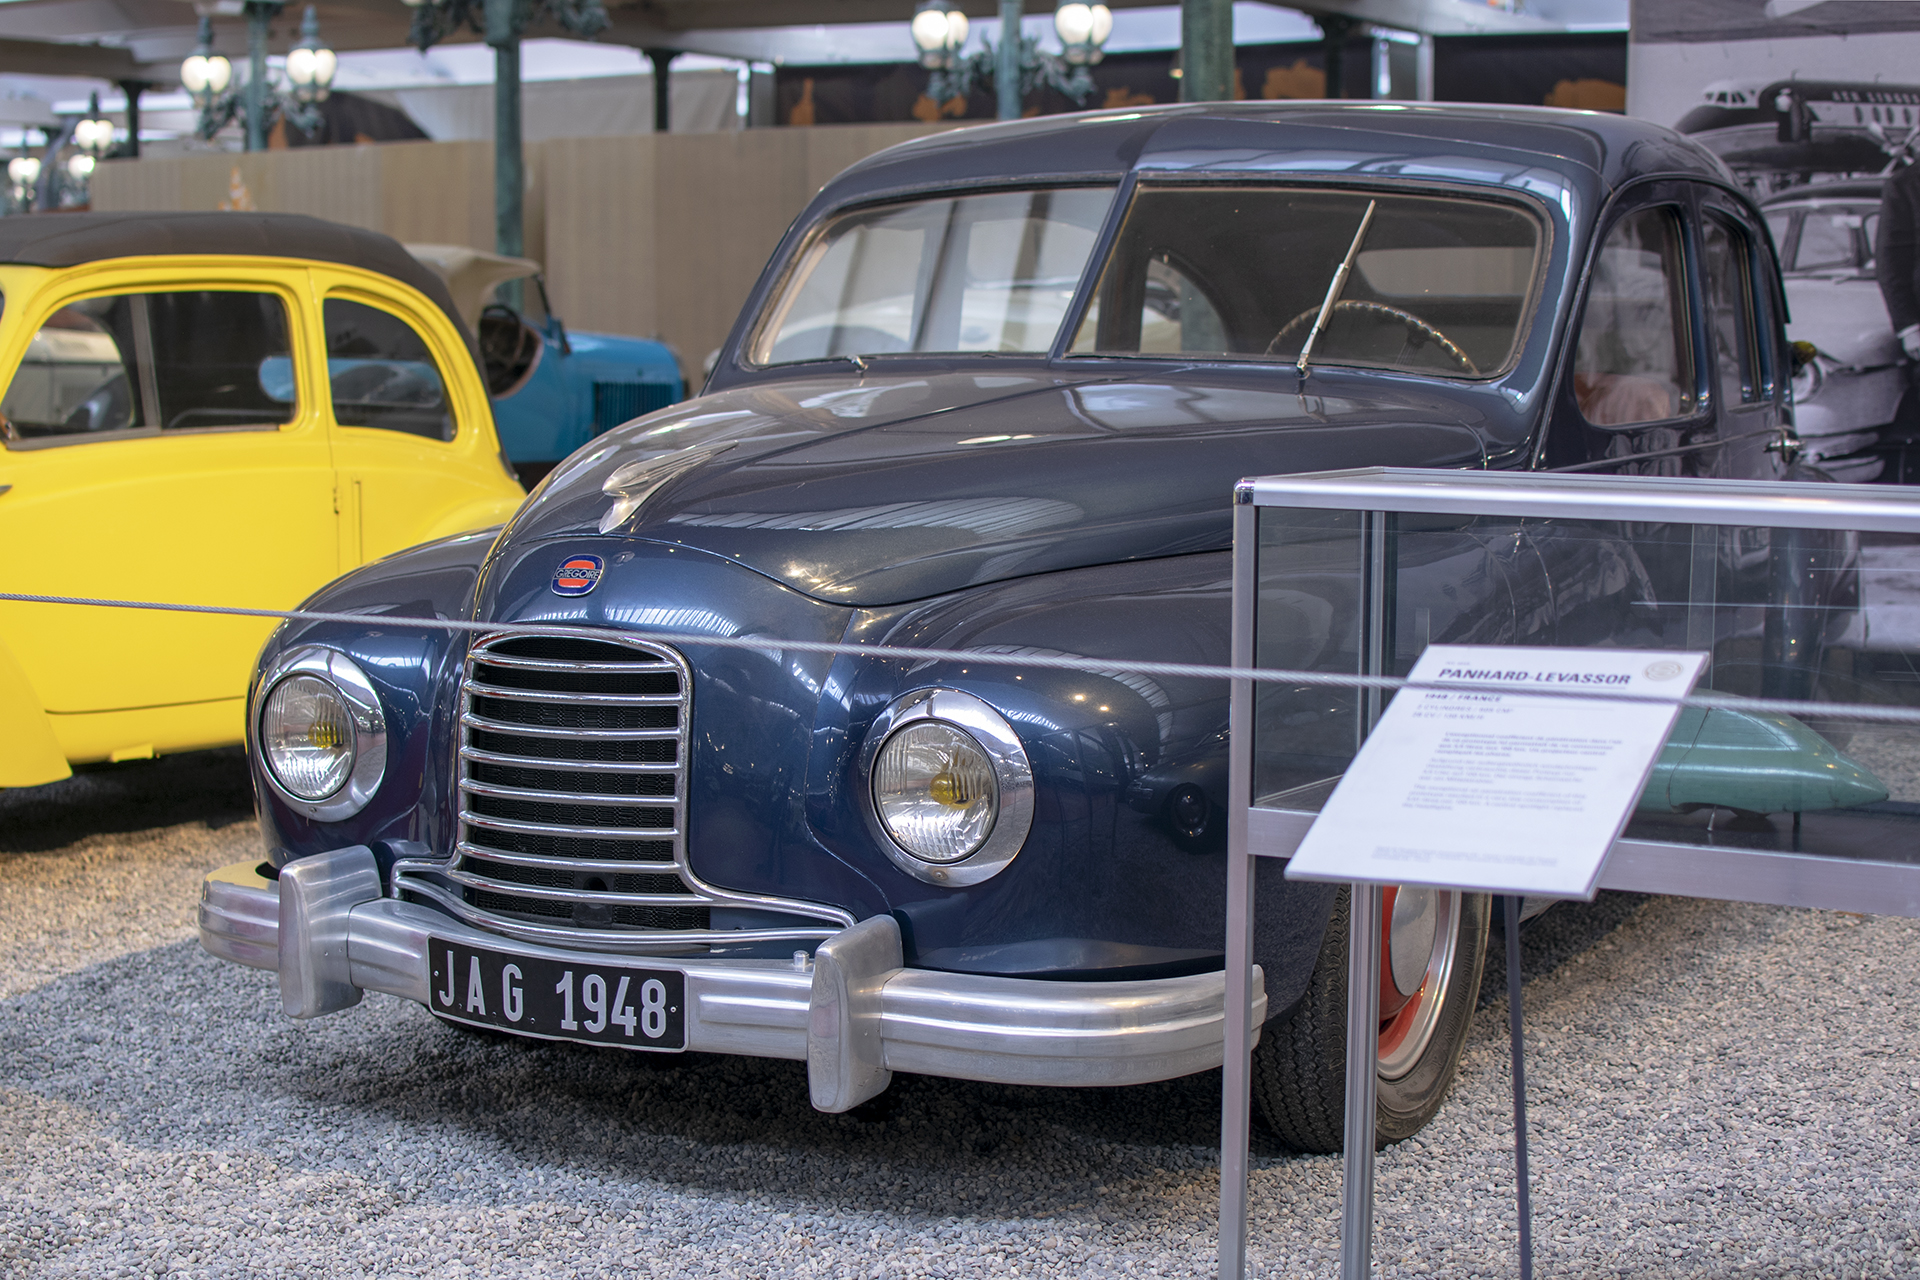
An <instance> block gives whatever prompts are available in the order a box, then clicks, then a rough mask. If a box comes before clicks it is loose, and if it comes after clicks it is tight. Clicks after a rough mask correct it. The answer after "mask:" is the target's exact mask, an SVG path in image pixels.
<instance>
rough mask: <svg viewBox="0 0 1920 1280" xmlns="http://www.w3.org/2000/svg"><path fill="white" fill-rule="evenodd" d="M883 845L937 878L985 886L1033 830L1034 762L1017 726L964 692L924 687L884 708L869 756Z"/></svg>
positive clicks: (865, 763) (921, 874)
mask: <svg viewBox="0 0 1920 1280" xmlns="http://www.w3.org/2000/svg"><path fill="white" fill-rule="evenodd" d="M861 767H862V770H863V772H864V773H865V775H866V779H867V796H868V800H869V802H870V803H869V806H868V810H867V816H868V818H869V819H870V821H871V822H872V825H873V830H874V834H875V835H876V836H877V837H879V841H880V847H881V849H882V851H883V852H884V853H885V854H886V855H887V856H888V857H889V858H891V859H892V860H893V864H894V865H895V866H897V867H899V868H900V869H901V870H902V871H905V872H906V873H907V874H909V875H911V876H914V877H915V878H917V879H920V880H925V881H926V882H927V883H929V884H938V885H948V886H959V885H970V884H979V883H980V882H981V881H983V880H985V879H987V878H988V877H990V876H993V875H995V874H997V873H998V872H999V871H1000V870H1001V869H1002V868H1004V867H1005V866H1006V865H1007V864H1008V863H1009V862H1011V861H1013V858H1014V855H1015V854H1017V853H1019V852H1020V848H1021V846H1022V845H1024V844H1025V843H1026V841H1027V833H1028V832H1029V831H1031V830H1032V829H1033V769H1032V766H1031V765H1029V764H1028V762H1027V752H1026V748H1024V747H1023V746H1021V744H1020V737H1019V735H1018V734H1016V733H1014V731H1013V726H1012V725H1011V724H1009V723H1008V722H1007V719H1006V717H1004V716H1002V715H1001V714H1000V713H999V712H998V711H996V710H994V709H993V707H992V706H990V705H989V704H987V703H986V702H983V701H982V700H981V699H979V698H976V697H974V696H973V695H972V694H970V693H961V692H960V691H959V690H957V689H918V690H915V691H914V692H912V693H910V694H907V695H906V696H905V697H902V698H900V699H899V700H898V701H896V702H895V703H894V704H893V705H892V706H890V707H888V708H887V709H886V710H885V711H883V712H882V713H881V714H880V716H879V717H878V718H877V719H875V721H874V722H873V727H872V729H870V730H869V731H868V734H867V747H866V751H865V753H864V755H863V757H862V765H861Z"/></svg>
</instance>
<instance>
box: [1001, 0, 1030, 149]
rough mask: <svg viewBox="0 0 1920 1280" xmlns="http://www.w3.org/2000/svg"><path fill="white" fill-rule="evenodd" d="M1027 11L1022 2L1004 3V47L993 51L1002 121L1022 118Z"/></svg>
mask: <svg viewBox="0 0 1920 1280" xmlns="http://www.w3.org/2000/svg"><path fill="white" fill-rule="evenodd" d="M1026 10H1027V7H1026V5H1025V4H1023V3H1021V0H1000V47H999V48H998V49H995V50H994V51H993V52H994V59H993V87H994V89H995V91H996V93H997V94H998V96H999V99H1000V113H999V114H1000V118H1001V119H1002V120H1018V119H1019V118H1020V18H1021V15H1023V14H1024V13H1025V12H1026Z"/></svg>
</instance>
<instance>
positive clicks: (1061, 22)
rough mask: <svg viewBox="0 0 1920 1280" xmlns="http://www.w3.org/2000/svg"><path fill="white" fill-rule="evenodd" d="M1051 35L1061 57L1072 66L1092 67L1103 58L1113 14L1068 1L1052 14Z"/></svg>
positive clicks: (1107, 10) (1104, 7)
mask: <svg viewBox="0 0 1920 1280" xmlns="http://www.w3.org/2000/svg"><path fill="white" fill-rule="evenodd" d="M1053 33H1054V34H1055V35H1057V36H1059V37H1060V56H1061V57H1063V58H1065V59H1066V60H1067V61H1068V62H1070V63H1072V64H1073V65H1074V66H1092V65H1093V64H1094V63H1096V62H1098V61H1100V59H1102V58H1104V57H1106V56H1107V55H1106V48H1105V46H1106V43H1107V37H1108V36H1110V35H1112V34H1113V10H1111V9H1109V8H1107V6H1105V5H1103V4H1081V3H1079V0H1068V3H1065V4H1062V5H1061V6H1060V7H1059V8H1058V9H1055V10H1054V11H1053Z"/></svg>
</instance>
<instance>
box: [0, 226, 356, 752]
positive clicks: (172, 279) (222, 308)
mask: <svg viewBox="0 0 1920 1280" xmlns="http://www.w3.org/2000/svg"><path fill="white" fill-rule="evenodd" d="M60 279H63V278H57V279H55V280H54V281H53V284H52V285H50V286H49V287H48V288H47V289H46V290H44V291H41V292H39V293H37V294H36V293H33V292H26V291H22V290H21V289H19V288H17V287H11V286H10V287H9V290H8V296H7V299H6V304H7V305H6V313H5V317H4V328H3V329H0V360H4V361H6V367H5V369H4V372H5V376H6V379H7V382H6V387H7V389H6V392H5V396H4V399H0V414H4V425H3V426H0V436H4V444H5V448H4V450H0V546H5V547H6V548H7V551H6V558H5V560H4V562H0V582H4V583H5V587H4V589H5V590H8V591H15V592H30V593H35V594H49V595H67V596H90V597H105V598H112V599H131V600H157V601H166V602H179V603H191V604H215V605H241V606H249V607H262V608H289V607H291V606H293V605H294V604H296V603H297V602H298V601H299V600H300V599H301V598H302V597H303V596H304V595H306V594H307V593H308V592H310V591H312V590H313V589H314V588H316V587H318V586H319V585H321V584H322V583H324V582H326V581H327V580H328V579H329V578H331V577H332V576H334V574H335V573H336V572H337V571H338V568H339V562H338V551H337V545H338V532H337V525H338V521H337V519H336V516H335V512H334V503H335V496H334V475H333V468H332V458H331V454H330V449H329V445H328V440H327V434H326V427H325V417H324V414H323V412H322V410H321V407H320V405H321V403H322V397H324V395H325V392H324V389H323V388H324V383H323V382H321V381H320V379H319V376H318V367H317V366H318V358H317V350H318V339H319V334H318V325H317V317H316V316H314V315H313V314H312V311H311V299H312V293H311V287H310V282H309V280H308V277H307V269H306V267H305V266H304V265H302V266H299V267H286V268H277V269H276V268H272V267H256V268H254V269H251V270H249V269H247V268H246V267H244V266H235V265H231V264H221V265H208V264H207V263H206V262H205V261H204V260H202V261H200V262H197V263H194V264H191V267H190V269H189V268H188V267H184V266H183V267H181V268H180V269H177V270H174V269H169V268H168V267H166V266H165V265H156V264H155V263H154V262H153V260H146V261H145V262H144V263H142V265H140V266H138V267H131V266H129V267H127V268H125V269H122V270H119V271H117V272H116V270H114V269H112V268H111V267H110V266H109V267H106V268H101V267H96V268H94V269H91V270H89V271H87V272H85V273H84V275H83V276H82V279H83V280H84V289H81V288H79V287H77V285H75V286H70V287H69V288H67V289H65V290H61V289H59V288H56V287H53V286H54V285H58V284H59V283H60ZM316 393H317V394H316ZM272 626H273V623H272V622H271V621H267V620H262V619H246V618H220V617H206V616H194V615H188V614H174V613H156V612H135V611H128V610H105V609H93V608H79V607H72V606H64V605H39V604H18V603H0V641H3V642H4V644H5V646H6V648H7V649H8V650H9V651H10V652H11V654H12V656H13V658H14V660H15V663H16V664H17V666H18V668H19V671H20V672H21V673H22V674H23V675H24V676H25V677H26V680H27V682H28V683H29V684H30V685H31V687H32V689H33V690H34V692H35V694H36V695H37V697H38V699H39V701H40V703H41V705H42V707H44V709H45V710H46V711H47V713H48V715H49V720H50V722H51V724H52V726H53V730H54V734H55V736H56V738H57V739H58V740H59V742H60V745H61V747H62V749H63V751H64V753H65V754H66V757H67V758H68V759H69V760H73V761H83V760H101V759H126V758H130V757H137V756H141V755H146V754H151V753H153V752H155V751H168V750H187V749H191V748H194V747H199V746H207V745H213V744H218V743H226V742H233V741H237V740H239V739H240V737H241V736H242V731H243V722H244V713H243V706H244V701H245V693H246V687H247V680H248V677H249V674H250V672H251V668H252V663H253V659H254V657H255V655H256V654H257V653H258V651H259V648H260V645H261V643H262V641H263V640H264V639H265V637H266V635H267V633H268V631H269V630H271V628H272Z"/></svg>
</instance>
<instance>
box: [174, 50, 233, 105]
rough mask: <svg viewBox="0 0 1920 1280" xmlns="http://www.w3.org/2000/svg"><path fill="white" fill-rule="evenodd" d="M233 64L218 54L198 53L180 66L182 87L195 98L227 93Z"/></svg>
mask: <svg viewBox="0 0 1920 1280" xmlns="http://www.w3.org/2000/svg"><path fill="white" fill-rule="evenodd" d="M232 81H233V64H232V63H231V62H228V61H227V60H226V59H225V58H223V57H221V56H220V55H219V54H217V53H196V54H192V55H190V56H189V57H188V58H187V60H186V61H185V62H182V63H181V64H180V87H181V88H182V89H185V90H186V91H187V92H188V93H190V94H192V95H193V96H195V97H199V96H200V95H202V94H219V93H224V92H226V88H227V85H229V84H230V83H232Z"/></svg>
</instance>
